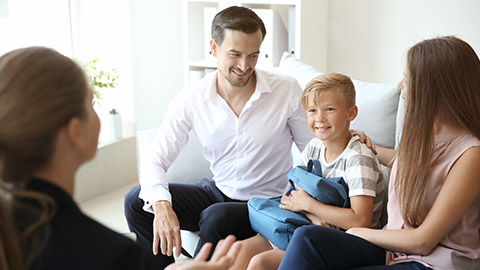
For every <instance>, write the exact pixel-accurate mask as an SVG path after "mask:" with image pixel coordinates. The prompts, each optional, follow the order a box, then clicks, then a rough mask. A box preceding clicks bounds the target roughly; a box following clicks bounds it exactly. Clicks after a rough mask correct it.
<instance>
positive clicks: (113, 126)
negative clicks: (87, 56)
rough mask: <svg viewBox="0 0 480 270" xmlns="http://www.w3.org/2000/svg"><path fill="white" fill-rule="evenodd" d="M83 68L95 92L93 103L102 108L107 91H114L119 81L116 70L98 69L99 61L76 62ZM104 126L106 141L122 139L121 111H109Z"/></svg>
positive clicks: (103, 131) (113, 109)
mask: <svg viewBox="0 0 480 270" xmlns="http://www.w3.org/2000/svg"><path fill="white" fill-rule="evenodd" d="M76 61H77V62H78V63H79V64H80V66H82V67H83V69H84V70H85V73H86V75H87V79H88V82H89V84H90V86H91V87H92V90H93V102H94V106H96V108H97V109H100V108H101V107H102V103H101V101H102V98H103V96H104V92H103V91H105V90H106V89H112V90H114V89H115V87H116V84H117V80H118V79H119V76H118V71H117V70H116V69H112V70H103V69H100V68H99V67H98V61H99V60H98V59H94V60H90V61H81V60H76ZM103 120H104V121H102V122H103V125H102V133H103V134H102V135H103V136H102V137H104V138H105V139H106V140H118V139H121V138H122V118H121V115H120V113H119V111H118V110H117V109H115V108H112V109H110V110H109V111H108V114H107V115H106V117H105V118H103Z"/></svg>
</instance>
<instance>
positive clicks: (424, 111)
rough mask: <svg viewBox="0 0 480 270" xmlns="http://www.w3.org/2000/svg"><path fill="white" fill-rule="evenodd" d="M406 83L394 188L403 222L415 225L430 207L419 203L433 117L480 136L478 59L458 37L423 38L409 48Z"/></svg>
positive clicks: (429, 156) (429, 159)
mask: <svg viewBox="0 0 480 270" xmlns="http://www.w3.org/2000/svg"><path fill="white" fill-rule="evenodd" d="M406 87H407V93H406V97H405V98H406V112H405V119H404V121H403V131H402V139H401V141H400V144H399V146H398V149H397V154H398V163H397V164H398V170H397V175H396V179H397V181H396V184H395V188H396V192H397V194H398V195H399V199H400V207H401V214H402V217H403V219H404V220H405V223H406V224H407V225H408V226H410V227H418V226H419V225H420V224H421V222H422V220H423V218H424V216H422V215H424V213H426V212H427V211H428V209H424V208H422V205H423V204H422V202H423V199H424V198H425V194H426V192H427V191H426V186H427V181H428V175H429V170H430V165H431V164H432V162H434V158H435V157H433V144H434V140H435V138H434V123H435V121H442V122H443V123H445V124H448V125H449V126H452V127H458V128H461V129H463V130H465V131H468V132H470V133H471V134H472V135H473V136H475V137H477V138H479V139H480V61H479V59H478V56H477V55H476V54H475V51H474V50H473V49H472V48H471V47H470V46H469V45H468V44H467V43H466V42H465V41H463V40H461V39H459V38H456V37H453V36H447V37H440V38H434V39H429V40H424V41H422V42H420V43H418V44H416V45H415V46H413V47H412V48H410V50H409V51H408V54H407V63H406ZM418 164H421V166H418Z"/></svg>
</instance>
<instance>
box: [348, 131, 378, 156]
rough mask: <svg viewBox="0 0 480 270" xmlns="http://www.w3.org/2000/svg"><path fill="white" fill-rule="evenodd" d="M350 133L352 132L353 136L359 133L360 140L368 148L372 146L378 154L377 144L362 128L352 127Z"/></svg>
mask: <svg viewBox="0 0 480 270" xmlns="http://www.w3.org/2000/svg"><path fill="white" fill-rule="evenodd" d="M350 133H352V135H353V136H355V135H357V136H358V137H360V142H361V143H364V144H365V145H366V146H367V147H368V148H370V149H371V150H372V151H373V153H375V155H376V154H377V147H376V145H375V144H374V143H373V142H372V140H371V139H370V137H368V136H367V134H365V132H363V131H361V130H354V129H351V130H350Z"/></svg>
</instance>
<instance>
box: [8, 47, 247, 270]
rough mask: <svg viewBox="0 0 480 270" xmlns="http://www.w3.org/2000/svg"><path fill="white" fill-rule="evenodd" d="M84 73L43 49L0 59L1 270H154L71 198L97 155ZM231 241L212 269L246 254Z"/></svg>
mask: <svg viewBox="0 0 480 270" xmlns="http://www.w3.org/2000/svg"><path fill="white" fill-rule="evenodd" d="M92 98H93V93H92V90H91V89H90V87H89V86H88V83H87V80H86V77H85V74H84V73H83V71H82V70H81V69H80V67H79V66H78V65H77V64H75V63H74V62H73V61H72V60H71V59H69V58H67V57H65V56H63V55H61V54H60V53H58V52H56V51H54V50H51V49H48V48H43V47H30V48H24V49H18V50H14V51H12V52H9V53H7V54H5V55H3V56H1V57H0V194H1V197H0V198H1V200H0V269H1V270H22V269H69V270H72V269H89V270H92V269H102V270H106V269H135V270H137V269H140V270H141V269H151V262H150V259H149V257H148V256H145V255H144V253H143V251H142V250H141V249H140V247H139V246H137V244H136V243H135V242H133V241H132V240H130V239H128V238H126V237H124V236H122V235H120V234H117V233H115V232H113V231H111V230H110V229H108V228H106V227H104V226H103V225H101V224H99V223H97V222H96V221H94V220H93V219H91V218H89V217H87V216H86V215H85V214H83V213H82V212H81V211H80V209H79V208H78V206H77V205H76V203H75V202H74V201H73V199H72V195H73V188H74V177H75V173H76V171H77V169H78V168H79V167H80V166H81V165H82V164H83V163H85V162H86V161H88V160H90V159H92V158H93V157H94V155H95V152H96V150H97V142H98V133H99V130H100V121H99V119H98V116H97V114H96V112H95V111H94V110H93V106H92ZM234 242H235V237H233V236H230V237H228V238H226V239H225V240H224V241H222V242H221V244H219V245H218V248H217V249H216V250H215V253H214V256H213V257H212V260H210V261H208V262H206V261H205V260H206V258H207V255H208V254H209V251H210V248H211V247H212V245H211V244H207V245H205V246H204V248H203V249H202V250H201V251H200V253H199V255H198V256H197V258H196V259H195V260H192V261H188V262H183V263H181V264H177V265H172V266H171V268H170V269H227V268H228V267H229V266H230V265H231V264H232V263H233V262H234V260H235V257H236V254H237V252H238V250H239V248H240V245H239V244H238V243H236V244H234Z"/></svg>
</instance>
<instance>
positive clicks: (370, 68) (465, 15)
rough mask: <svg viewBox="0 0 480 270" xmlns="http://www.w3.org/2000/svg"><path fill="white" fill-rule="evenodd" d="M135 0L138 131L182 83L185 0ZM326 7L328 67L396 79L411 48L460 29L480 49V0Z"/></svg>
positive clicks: (152, 121)
mask: <svg viewBox="0 0 480 270" xmlns="http://www.w3.org/2000/svg"><path fill="white" fill-rule="evenodd" d="M130 5H131V20H132V25H131V31H132V34H131V36H132V50H133V52H132V57H133V87H134V114H135V121H136V122H137V130H144V129H147V128H152V127H158V126H159V125H160V124H161V122H162V119H163V115H164V113H165V111H166V109H167V107H168V104H169V103H170V101H171V100H172V99H173V97H174V96H175V95H176V93H178V91H180V89H181V87H182V86H183V79H184V77H183V76H184V70H183V68H182V63H184V59H183V58H184V54H183V47H182V44H183V36H182V1H178V0H163V1H153V0H130ZM327 8H328V36H327V40H328V47H327V70H324V71H336V72H342V73H345V74H347V75H349V76H351V77H352V78H355V79H359V80H364V81H371V82H381V83H396V82H397V81H398V80H399V79H400V77H401V74H402V72H403V61H404V56H405V53H406V51H407V50H408V48H409V47H410V46H412V45H413V44H415V43H417V42H419V41H421V40H423V39H426V38H432V37H436V36H439V35H456V36H458V37H460V38H462V39H464V40H466V41H467V42H468V43H469V44H470V45H471V46H472V47H473V48H474V50H475V51H476V52H477V54H479V53H480V32H479V30H478V26H479V25H480V16H478V15H477V14H478V12H479V11H480V1H478V0H422V1H416V0H402V1H394V0H329V1H328V7H327ZM309 14H312V12H309ZM304 27H308V24H306V25H305V26H304ZM318 31H320V30H318ZM319 53H322V52H321V50H320V51H319ZM306 62H309V61H308V60H306Z"/></svg>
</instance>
